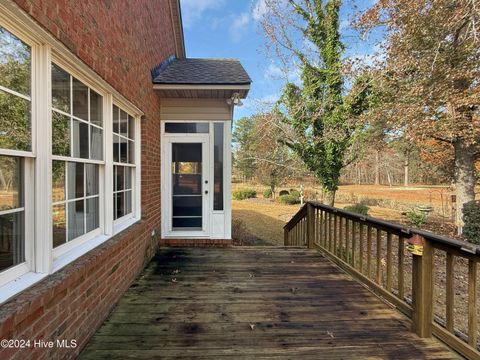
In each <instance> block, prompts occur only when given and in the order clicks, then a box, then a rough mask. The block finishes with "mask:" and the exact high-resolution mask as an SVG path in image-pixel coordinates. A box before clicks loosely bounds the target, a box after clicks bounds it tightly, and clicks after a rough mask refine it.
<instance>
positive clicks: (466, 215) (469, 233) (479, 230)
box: [463, 201, 480, 245]
mask: <svg viewBox="0 0 480 360" xmlns="http://www.w3.org/2000/svg"><path fill="white" fill-rule="evenodd" d="M463 222H464V223H465V225H464V227H463V235H464V236H465V238H466V239H467V241H468V242H471V243H472V244H477V245H480V201H470V202H468V203H466V204H465V205H463Z"/></svg>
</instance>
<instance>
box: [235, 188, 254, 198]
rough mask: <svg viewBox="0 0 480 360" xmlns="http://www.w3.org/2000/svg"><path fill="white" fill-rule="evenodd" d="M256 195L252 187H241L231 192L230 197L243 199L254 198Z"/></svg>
mask: <svg viewBox="0 0 480 360" xmlns="http://www.w3.org/2000/svg"><path fill="white" fill-rule="evenodd" d="M256 196H257V192H256V191H255V190H253V189H241V190H236V191H234V192H233V193H232V197H233V199H234V200H245V199H250V198H254V197H256Z"/></svg>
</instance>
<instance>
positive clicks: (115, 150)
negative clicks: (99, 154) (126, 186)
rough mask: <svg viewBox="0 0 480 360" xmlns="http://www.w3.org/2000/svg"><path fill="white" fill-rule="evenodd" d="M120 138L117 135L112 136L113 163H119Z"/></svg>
mask: <svg viewBox="0 0 480 360" xmlns="http://www.w3.org/2000/svg"><path fill="white" fill-rule="evenodd" d="M119 146H120V137H119V136H117V135H113V161H114V162H120V151H119Z"/></svg>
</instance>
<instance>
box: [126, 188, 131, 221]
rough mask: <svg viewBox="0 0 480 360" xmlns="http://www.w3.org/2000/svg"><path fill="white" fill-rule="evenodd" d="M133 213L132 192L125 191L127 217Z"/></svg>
mask: <svg viewBox="0 0 480 360" xmlns="http://www.w3.org/2000/svg"><path fill="white" fill-rule="evenodd" d="M131 212H132V192H131V191H125V215H126V214H130V213H131Z"/></svg>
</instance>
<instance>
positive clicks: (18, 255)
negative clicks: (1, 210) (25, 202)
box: [0, 211, 25, 271]
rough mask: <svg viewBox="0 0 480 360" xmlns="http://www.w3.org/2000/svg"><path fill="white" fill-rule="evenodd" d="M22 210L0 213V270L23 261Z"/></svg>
mask: <svg viewBox="0 0 480 360" xmlns="http://www.w3.org/2000/svg"><path fill="white" fill-rule="evenodd" d="M23 229H24V213H23V211H20V212H17V213H13V214H7V215H0V271H2V270H5V269H7V268H9V267H11V266H15V265H18V264H21V263H23V262H25V240H24V230H23Z"/></svg>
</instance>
